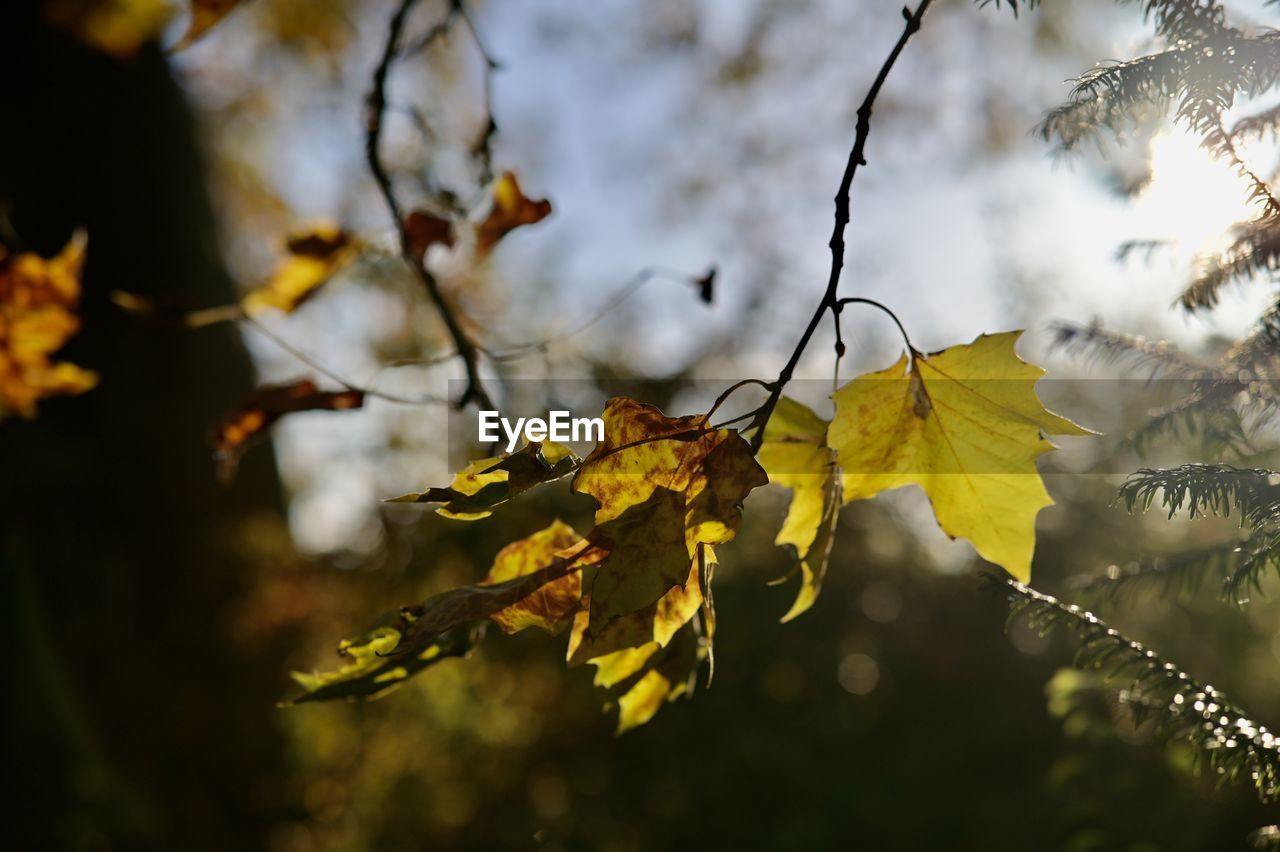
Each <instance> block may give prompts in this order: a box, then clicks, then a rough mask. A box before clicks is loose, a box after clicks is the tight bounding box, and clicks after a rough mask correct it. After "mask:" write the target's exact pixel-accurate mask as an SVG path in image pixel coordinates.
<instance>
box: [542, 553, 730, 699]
mask: <svg viewBox="0 0 1280 852" xmlns="http://www.w3.org/2000/svg"><path fill="white" fill-rule="evenodd" d="M709 549H710V548H708V550H709ZM699 567H700V566H699V563H698V560H696V559H695V560H694V561H693V564H692V566H687V567H686V577H685V580H684V584H683V585H679V586H676V587H675V588H672V589H670V590H668V591H667V593H666V594H664V595H663V596H662V597H661V598H660V599H659V600H658V601H657V602H655V603H652V604H650V605H648V606H647V607H644V608H643V609H640V610H637V611H635V612H632V613H629V614H627V615H625V616H623V617H621V618H615V619H614V620H613V621H610V622H609V623H608V624H606V625H605V626H604V627H603V628H602V629H601V630H600V632H599V634H598V635H595V636H591V635H589V634H588V633H587V625H588V623H589V621H590V617H589V610H588V608H587V607H586V606H584V607H583V609H581V610H580V611H579V612H578V614H577V616H576V617H575V618H574V621H573V631H572V633H571V634H570V636H569V649H568V652H567V659H568V661H569V664H570V665H580V664H582V663H592V664H593V665H595V666H596V667H597V672H596V683H597V684H598V685H600V686H612V685H613V683H616V682H617V681H618V680H620V679H622V678H625V677H627V676H628V675H629V674H632V673H634V672H635V671H638V666H639V665H640V664H641V663H643V660H640V661H639V662H637V663H636V665H637V668H633V669H632V670H631V671H630V672H626V673H619V672H618V670H617V669H616V668H614V669H613V673H612V674H606V673H605V669H606V668H609V667H613V666H615V665H616V663H617V662H618V660H616V659H615V660H608V659H607V658H609V657H612V656H615V655H617V654H624V655H626V654H627V652H633V653H631V654H630V656H631V657H633V658H634V657H635V656H637V655H636V654H635V653H634V652H637V651H639V650H641V649H644V648H647V647H648V646H650V645H652V646H653V649H652V650H657V649H658V648H661V647H665V646H666V645H667V643H668V642H670V641H671V637H672V636H674V635H675V634H676V631H678V630H679V629H680V628H681V627H683V626H684V625H686V624H688V623H689V619H691V618H693V616H694V615H695V614H696V613H697V612H698V609H699V608H700V607H701V606H702V604H703V596H702V588H701V578H700V577H699ZM585 603H587V602H586V601H585V600H584V604H585ZM645 656H647V655H645Z"/></svg>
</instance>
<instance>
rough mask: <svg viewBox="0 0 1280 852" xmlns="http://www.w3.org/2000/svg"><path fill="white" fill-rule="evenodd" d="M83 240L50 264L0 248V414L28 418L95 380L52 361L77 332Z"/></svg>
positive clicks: (72, 243)
mask: <svg viewBox="0 0 1280 852" xmlns="http://www.w3.org/2000/svg"><path fill="white" fill-rule="evenodd" d="M84 249H85V238H84V235H83V234H79V233H78V234H76V235H75V236H74V237H72V239H71V241H70V242H69V243H67V245H66V247H65V248H64V249H63V250H62V251H61V252H59V253H58V254H57V255H56V256H54V257H52V258H48V259H46V258H42V257H40V256H39V255H36V254H32V253H29V252H28V253H22V254H17V255H13V254H9V253H8V251H7V250H6V249H5V247H4V246H3V245H0V414H4V413H6V412H12V413H15V414H19V415H21V416H23V417H34V416H35V414H36V403H37V402H38V401H39V400H42V399H46V398H48V397H52V396H62V395H68V394H78V393H83V392H84V391H86V390H89V389H90V388H92V387H93V386H94V385H96V384H97V383H98V377H97V375H96V374H94V373H93V372H91V371H89V370H85V369H83V368H81V367H77V366H76V365H75V364H70V363H68V362H66V361H54V360H52V358H53V355H54V353H56V352H57V351H58V350H59V349H61V348H62V346H63V345H64V344H65V343H66V342H67V341H68V340H69V339H70V338H71V337H72V336H73V335H74V334H75V333H76V332H77V331H78V330H79V329H80V320H79V318H78V317H77V316H76V315H75V313H74V310H75V307H76V305H77V304H78V303H79V301H80V272H81V269H82V268H83V266H84Z"/></svg>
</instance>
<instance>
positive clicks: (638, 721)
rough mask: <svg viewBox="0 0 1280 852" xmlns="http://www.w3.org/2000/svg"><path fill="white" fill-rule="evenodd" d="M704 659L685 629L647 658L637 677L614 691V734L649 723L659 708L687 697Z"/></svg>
mask: <svg viewBox="0 0 1280 852" xmlns="http://www.w3.org/2000/svg"><path fill="white" fill-rule="evenodd" d="M705 656H706V652H705V648H704V646H702V645H701V644H700V642H699V641H698V637H697V635H696V634H695V633H694V632H693V630H692V629H691V628H688V627H686V628H684V629H683V630H681V631H680V633H679V634H677V638H676V640H675V641H674V642H672V643H671V644H670V645H668V646H667V647H666V648H662V649H660V650H658V651H656V652H655V653H654V654H653V655H652V656H650V657H648V658H647V659H646V661H645V664H644V666H643V667H642V668H641V669H640V671H639V673H638V675H637V676H635V677H633V678H631V679H629V680H627V681H624V683H623V685H622V686H621V687H620V688H619V689H618V690H617V693H618V695H617V706H618V726H617V728H616V729H615V731H614V733H615V734H616V735H622V734H625V733H626V732H627V731H630V730H632V729H633V728H637V727H639V726H640V725H643V724H645V723H647V722H649V721H650V720H651V719H652V718H653V717H654V716H655V715H657V713H658V711H659V710H661V709H662V707H663V705H665V704H668V703H670V702H672V701H675V700H677V699H679V698H681V697H683V696H687V695H689V694H690V693H691V692H692V691H693V687H694V684H695V682H696V675H697V671H698V668H699V667H700V666H701V664H702V660H703V659H704V658H705Z"/></svg>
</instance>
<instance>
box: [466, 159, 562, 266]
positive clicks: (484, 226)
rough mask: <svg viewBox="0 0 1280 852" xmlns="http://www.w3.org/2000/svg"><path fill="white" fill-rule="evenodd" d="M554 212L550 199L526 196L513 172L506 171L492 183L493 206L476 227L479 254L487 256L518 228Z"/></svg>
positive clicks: (477, 251)
mask: <svg viewBox="0 0 1280 852" xmlns="http://www.w3.org/2000/svg"><path fill="white" fill-rule="evenodd" d="M550 215H551V202H550V201H547V200H546V199H545V198H540V199H537V200H536V201H535V200H533V199H531V198H526V197H525V194H524V193H523V192H522V191H521V190H520V182H519V181H517V180H516V176H515V174H514V173H512V172H503V173H502V174H501V175H500V176H499V177H498V180H497V181H496V182H495V183H494V185H493V206H492V207H491V208H490V210H489V215H487V216H486V217H485V218H484V219H483V220H482V221H481V222H480V223H478V224H477V225H476V227H475V231H476V254H477V256H479V257H484V256H485V255H487V254H489V252H490V251H492V250H493V247H494V246H495V245H497V243H498V241H499V240H501V239H502V238H503V237H505V236H506V235H507V234H509V233H510V232H511V231H513V230H515V229H516V228H519V227H520V226H521V225H533V224H536V223H538V222H541V221H542V220H543V219H545V218H547V217H548V216H550Z"/></svg>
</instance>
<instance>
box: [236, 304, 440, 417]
mask: <svg viewBox="0 0 1280 852" xmlns="http://www.w3.org/2000/svg"><path fill="white" fill-rule="evenodd" d="M240 320H241V322H243V323H244V324H245V325H247V326H249V327H250V328H253V329H254V330H255V331H257V332H258V333H259V334H261V335H262V336H263V337H265V338H267V339H268V340H270V341H271V342H272V343H274V344H275V345H276V346H278V347H280V348H281V349H283V350H284V351H285V352H288V353H289V354H290V355H292V356H293V357H294V358H297V359H298V360H299V361H301V362H302V363H304V364H306V365H307V366H308V367H310V368H311V369H313V370H315V371H316V372H317V373H319V374H320V375H322V376H324V377H325V378H327V379H330V380H331V381H335V382H337V383H338V384H340V385H342V386H343V387H344V388H346V389H347V390H353V391H359V392H360V393H362V394H364V395H365V396H367V397H371V398H377V399H381V400H384V401H386V402H394V403H396V404H397V405H445V404H447V403H448V402H449V401H448V400H447V399H441V398H440V397H437V396H419V397H410V396H398V395H396V394H393V393H386V392H385V391H380V390H378V389H376V388H373V387H363V386H361V385H358V384H356V383H355V382H350V381H347V380H346V379H345V378H343V377H342V376H340V375H339V374H338V373H336V372H334V371H333V370H332V369H330V368H329V367H326V366H325V365H324V364H322V363H320V362H319V361H317V360H316V359H315V358H313V357H311V356H310V355H308V354H307V353H306V352H303V351H302V350H301V349H299V348H298V347H296V346H294V345H293V344H292V343H290V342H289V341H288V340H285V339H284V338H283V337H281V336H280V335H278V334H276V333H275V332H274V331H272V330H271V329H270V328H268V327H267V326H266V325H265V324H264V323H262V322H259V321H258V320H257V319H255V318H253V317H252V316H250V315H249V314H242V315H241V316H240ZM379 374H381V370H379ZM375 380H376V377H375Z"/></svg>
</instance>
